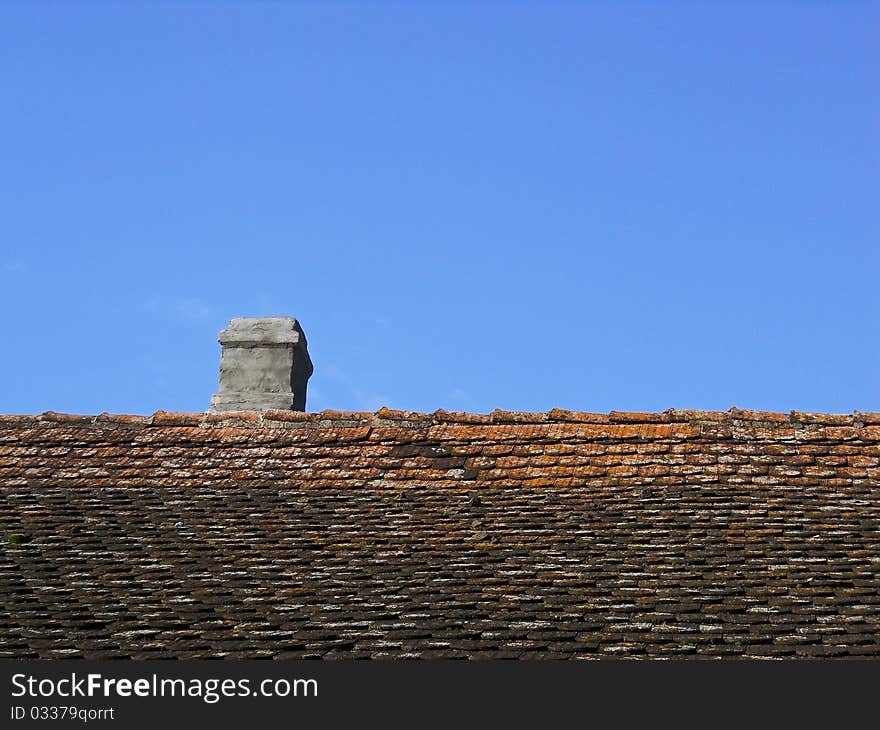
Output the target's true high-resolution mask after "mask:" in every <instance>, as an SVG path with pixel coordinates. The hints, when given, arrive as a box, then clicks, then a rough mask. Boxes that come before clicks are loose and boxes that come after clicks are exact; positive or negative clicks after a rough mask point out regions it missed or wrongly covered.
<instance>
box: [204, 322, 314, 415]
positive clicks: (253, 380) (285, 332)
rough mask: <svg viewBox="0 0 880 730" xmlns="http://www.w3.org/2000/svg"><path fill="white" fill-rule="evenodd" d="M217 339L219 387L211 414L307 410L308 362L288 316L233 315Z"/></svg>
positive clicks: (299, 332) (300, 336)
mask: <svg viewBox="0 0 880 730" xmlns="http://www.w3.org/2000/svg"><path fill="white" fill-rule="evenodd" d="M219 341H220V344H221V345H222V346H223V350H222V352H221V354H220V389H219V390H218V391H217V394H216V395H214V396H213V397H212V398H211V413H222V412H224V411H266V410H269V409H278V410H288V411H304V410H305V409H306V383H307V382H308V379H309V376H310V375H311V374H312V361H311V359H310V358H309V352H308V349H307V346H306V336H305V335H304V334H303V331H302V328H301V327H300V326H299V322H297V321H296V320H295V319H294V318H293V317H235V318H234V319H233V320H232V321H231V322H230V323H229V327H227V328H226V329H225V330H223V331H222V332H221V333H220V337H219Z"/></svg>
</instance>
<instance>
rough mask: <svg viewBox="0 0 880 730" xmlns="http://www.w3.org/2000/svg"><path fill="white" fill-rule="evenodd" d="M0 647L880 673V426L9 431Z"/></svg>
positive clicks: (122, 422)
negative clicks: (778, 664) (725, 661)
mask: <svg viewBox="0 0 880 730" xmlns="http://www.w3.org/2000/svg"><path fill="white" fill-rule="evenodd" d="M0 486H2V493H0V522H2V533H0V534H2V539H3V542H2V551H0V593H2V601H0V656H5V657H10V656H11V657H26V656H39V657H64V656H80V657H88V658H104V657H137V658H152V657H155V658H160V657H177V658H197V657H218V656H222V657H247V658H251V657H274V658H284V657H487V658H488V657H596V656H638V657H644V656H677V657H678V656H702V657H721V656H757V657H816V656H821V657H825V656H829V657H834V656H844V657H866V656H873V657H880V414H876V413H855V414H853V415H822V414H807V413H792V414H777V413H762V412H754V411H740V410H735V409H732V410H731V411H728V412H723V413H722V412H700V411H667V412H666V413H660V414H641V413H611V414H608V415H599V414H587V413H575V412H571V411H561V410H554V411H551V412H549V413H546V414H542V413H539V414H534V413H510V412H501V411H496V412H495V413H493V414H490V415H475V414H463V413H447V412H444V411H438V412H436V413H434V414H418V413H405V412H400V411H390V410H387V409H383V410H380V411H379V412H377V413H341V412H323V413H317V414H303V413H295V412H279V411H269V412H267V413H265V414H259V413H226V414H219V415H205V414H185V413H165V412H159V413H156V414H155V415H153V416H151V417H138V416H112V415H106V414H104V415H101V416H97V417H79V416H67V415H61V414H54V413H46V414H43V415H42V416H0Z"/></svg>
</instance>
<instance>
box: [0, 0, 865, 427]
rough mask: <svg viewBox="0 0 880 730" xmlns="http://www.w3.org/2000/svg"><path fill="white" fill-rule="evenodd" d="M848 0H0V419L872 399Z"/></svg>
mask: <svg viewBox="0 0 880 730" xmlns="http://www.w3.org/2000/svg"><path fill="white" fill-rule="evenodd" d="M878 21H880V11H878V5H877V4H873V3H855V4H846V3H840V2H834V3H830V2H829V3H824V4H820V3H786V4H782V3H778V4H773V3H768V2H762V3H755V4H748V3H743V2H732V3H725V4H722V3H709V2H706V3H703V4H699V3H659V2H658V3H649V2H644V3H636V2H624V3H598V2H596V3H590V2H582V3H570V4H563V3H552V2H551V3H545V2H533V3H525V2H508V3H488V2H481V3H476V4H473V5H472V4H469V3H452V2H448V3H436V4H430V3H426V2H418V3H411V4H408V5H405V4H403V3H380V2H371V3H350V4H346V3H338V2H336V3H330V2H328V3H324V4H294V3H281V2H278V3H268V2H267V3H252V2H244V1H243V0H242V2H239V3H232V2H229V3H225V4H222V3H219V4H218V3H208V2H200V3H196V2H194V3H189V4H187V3H176V2H175V3H171V2H161V3H146V2H143V3H134V2H131V3H121V2H102V3H91V4H90V3H85V2H77V3H60V2H58V3H40V2H26V3H20V4H10V3H9V2H2V3H0V90H2V92H0V132H2V134H0V251H2V255H0V306H2V309H3V312H4V313H5V316H4V317H3V326H2V341H3V344H2V357H0V381H2V383H3V384H4V387H3V388H2V390H0V412H7V413H34V412H41V411H43V410H56V411H67V412H75V413H100V412H102V411H110V412H117V413H118V412H124V413H149V412H152V411H153V410H156V409H160V408H161V409H166V410H185V411H200V410H205V409H206V408H207V407H208V404H209V400H210V396H211V394H212V393H214V392H215V391H216V388H217V372H218V363H219V355H220V348H219V345H218V344H217V333H218V332H219V331H220V330H221V329H222V328H223V327H224V326H225V325H226V323H227V322H228V320H229V319H230V318H231V317H233V316H254V315H265V314H290V315H293V316H295V317H297V318H298V319H299V320H300V321H301V322H302V325H303V327H304V329H305V331H306V333H307V335H308V337H309V342H310V349H311V353H312V358H313V360H314V362H315V375H314V377H313V378H312V381H311V383H310V397H309V404H308V410H320V409H323V408H338V409H374V408H377V407H379V406H382V405H389V406H391V407H397V408H405V409H412V410H427V411H430V410H434V409H435V408H441V407H442V408H447V409H453V410H469V411H479V412H482V411H491V410H493V409H494V408H499V407H500V408H508V409H517V410H535V411H541V410H546V409H549V408H552V407H555V406H558V407H563V408H572V409H581V410H590V411H607V410H611V409H618V410H650V411H655V410H664V409H666V408H670V407H676V408H702V409H727V408H729V407H730V406H733V405H736V406H738V407H741V408H749V407H750V408H760V409H770V410H781V411H788V410H791V409H798V410H816V411H833V412H848V411H852V410H853V409H859V410H880V345H878V342H880V282H878V275H880V235H878V234H880V226H878V218H880V216H878V204H877V203H878V199H880V196H878V192H880V190H878V167H880V165H878V161H880V160H878V157H880V155H878V131H880V125H878V122H880V114H878V112H880V103H878V93H877V71H878V68H880V44H878V42H877V40H878V31H880V22H878Z"/></svg>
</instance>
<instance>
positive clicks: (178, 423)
mask: <svg viewBox="0 0 880 730" xmlns="http://www.w3.org/2000/svg"><path fill="white" fill-rule="evenodd" d="M736 421H740V422H753V423H760V424H762V426H763V427H765V428H767V427H774V426H777V427H785V426H788V427H791V426H793V425H804V424H819V425H823V426H857V427H858V426H863V425H880V412H870V411H868V412H864V411H853V412H852V413H851V414H842V413H810V412H805V411H791V412H790V413H779V412H773V411H756V410H743V409H739V408H731V409H729V410H727V411H700V410H679V409H673V408H670V409H668V410H666V411H662V412H660V413H650V412H645V413H643V412H636V411H611V412H609V413H607V414H605V413H590V412H584V411H573V410H565V409H561V408H553V409H551V410H550V411H546V412H527V411H505V410H501V409H496V410H494V411H492V412H491V413H485V414H484V413H468V412H456V411H447V410H443V409H439V410H436V411H434V412H433V413H423V412H418V411H404V410H393V409H390V408H380V409H379V410H378V411H375V412H372V411H336V410H323V411H318V412H312V413H306V412H301V411H277V410H274V411H273V410H269V411H265V412H262V411H229V412H226V413H208V412H204V413H201V412H197V413H188V412H175V411H163V410H159V411H156V412H155V413H153V414H152V415H149V416H143V415H128V414H111V413H106V412H105V413H101V414H99V415H97V416H89V415H76V414H69V413H57V412H55V411H46V412H44V413H41V414H36V415H34V414H31V415H27V414H26V415H4V414H0V426H4V427H6V428H10V427H12V428H14V427H25V428H26V427H34V426H41V425H48V424H62V425H67V426H78V427H96V428H115V427H119V428H138V427H149V426H173V427H205V428H211V427H219V428H297V427H303V426H306V427H308V426H311V427H314V428H340V427H343V428H344V427H351V426H364V425H371V426H380V427H381V426H395V427H404V428H405V427H411V428H417V427H426V426H430V425H434V424H467V425H472V426H473V425H499V424H529V425H536V424H544V423H581V424H596V425H615V424H664V423H731V422H736Z"/></svg>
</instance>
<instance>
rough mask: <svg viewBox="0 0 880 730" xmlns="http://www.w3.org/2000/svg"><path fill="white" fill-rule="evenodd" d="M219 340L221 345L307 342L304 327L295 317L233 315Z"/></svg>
mask: <svg viewBox="0 0 880 730" xmlns="http://www.w3.org/2000/svg"><path fill="white" fill-rule="evenodd" d="M218 341H219V342H220V344H221V345H227V344H229V345H231V344H236V345H248V344H254V345H298V344H300V342H302V344H303V345H305V344H306V342H305V335H304V334H303V331H302V327H300V326H299V322H297V321H296V320H295V319H294V318H293V317H233V318H232V321H231V322H230V323H229V326H228V327H227V328H226V329H225V330H223V331H222V332H221V333H220V336H219V337H218Z"/></svg>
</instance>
